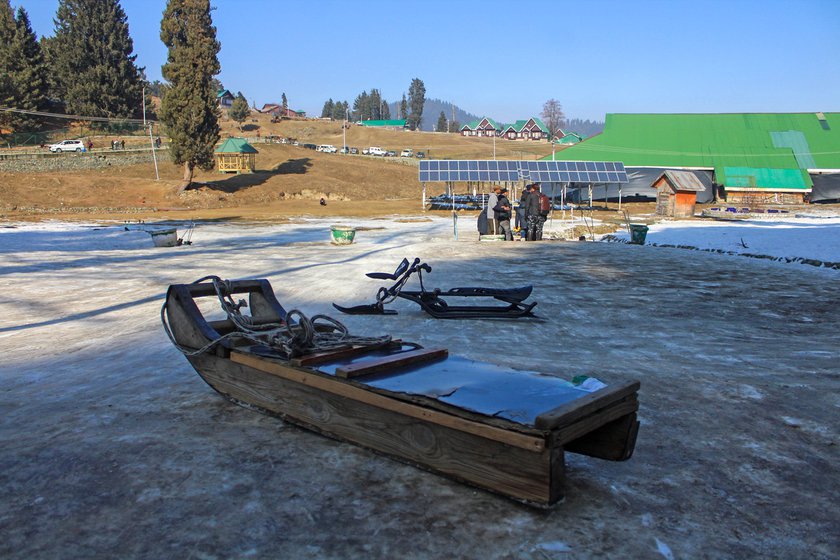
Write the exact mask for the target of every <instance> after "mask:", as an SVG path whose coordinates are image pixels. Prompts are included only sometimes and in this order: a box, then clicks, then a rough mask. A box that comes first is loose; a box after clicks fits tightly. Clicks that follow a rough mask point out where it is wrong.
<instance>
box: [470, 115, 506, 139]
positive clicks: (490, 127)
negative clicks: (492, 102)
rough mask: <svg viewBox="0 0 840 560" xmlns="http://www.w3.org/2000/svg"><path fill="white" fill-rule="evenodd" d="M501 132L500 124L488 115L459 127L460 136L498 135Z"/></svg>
mask: <svg viewBox="0 0 840 560" xmlns="http://www.w3.org/2000/svg"><path fill="white" fill-rule="evenodd" d="M501 132H502V125H500V124H499V123H497V122H496V121H494V120H493V119H491V118H490V117H482V118H480V119H478V120H475V121H470V122H468V123H467V124H465V125H464V126H462V127H461V136H498V135H499V134H500V133H501Z"/></svg>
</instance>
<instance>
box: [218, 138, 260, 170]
mask: <svg viewBox="0 0 840 560" xmlns="http://www.w3.org/2000/svg"><path fill="white" fill-rule="evenodd" d="M258 153H259V152H258V151H257V149H256V148H254V147H253V146H252V145H251V144H249V143H248V142H246V141H245V139H244V138H228V139H227V140H225V141H224V142H222V145H221V146H219V147H218V148H216V151H215V152H214V155H215V157H216V169H217V170H218V171H219V173H253V171H254V169H255V168H256V155H257V154H258Z"/></svg>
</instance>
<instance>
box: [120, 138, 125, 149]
mask: <svg viewBox="0 0 840 560" xmlns="http://www.w3.org/2000/svg"><path fill="white" fill-rule="evenodd" d="M120 146H121V148H122V150H123V151H125V140H120Z"/></svg>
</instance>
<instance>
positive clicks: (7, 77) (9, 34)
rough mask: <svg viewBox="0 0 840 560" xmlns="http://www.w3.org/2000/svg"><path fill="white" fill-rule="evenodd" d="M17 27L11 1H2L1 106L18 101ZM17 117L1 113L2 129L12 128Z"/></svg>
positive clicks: (0, 43) (0, 28)
mask: <svg viewBox="0 0 840 560" xmlns="http://www.w3.org/2000/svg"><path fill="white" fill-rule="evenodd" d="M16 32H17V26H16V25H15V13H14V11H12V6H11V5H10V3H9V0H0V106H2V107H14V106H15V104H16V100H17V95H16V92H15V87H14V84H13V80H12V71H11V68H12V61H13V56H12V44H13V43H14V39H15V33H16ZM14 120H15V115H14V114H13V113H9V112H6V111H2V112H0V128H6V127H12V126H13V122H14Z"/></svg>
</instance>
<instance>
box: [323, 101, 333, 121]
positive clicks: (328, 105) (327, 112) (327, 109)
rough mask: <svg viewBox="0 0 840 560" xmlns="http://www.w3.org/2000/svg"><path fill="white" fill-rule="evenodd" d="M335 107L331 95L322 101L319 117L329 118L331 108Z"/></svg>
mask: <svg viewBox="0 0 840 560" xmlns="http://www.w3.org/2000/svg"><path fill="white" fill-rule="evenodd" d="M334 109H335V103H334V102H333V100H332V97H330V98H329V99H327V100H326V101H324V108H323V109H321V118H322V119H329V118H331V117H332V114H333V110H334Z"/></svg>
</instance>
